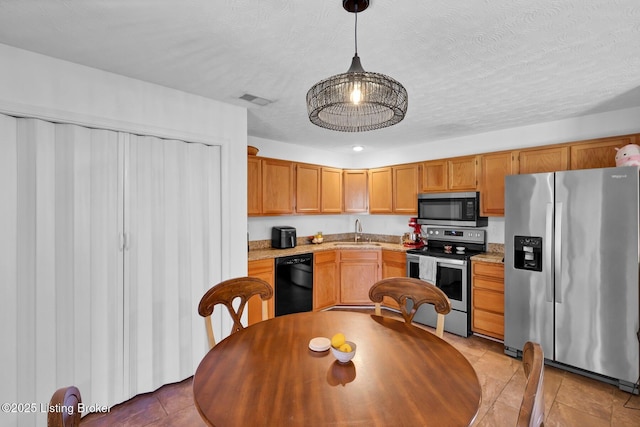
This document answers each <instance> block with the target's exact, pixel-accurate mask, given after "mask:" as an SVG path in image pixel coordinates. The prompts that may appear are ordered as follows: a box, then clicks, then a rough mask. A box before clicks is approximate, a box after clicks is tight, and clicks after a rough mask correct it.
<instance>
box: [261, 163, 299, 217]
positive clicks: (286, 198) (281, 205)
mask: <svg viewBox="0 0 640 427" xmlns="http://www.w3.org/2000/svg"><path fill="white" fill-rule="evenodd" d="M293 185H294V181H293V163H291V162H287V161H284V160H275V159H262V213H263V214H291V213H293Z"/></svg>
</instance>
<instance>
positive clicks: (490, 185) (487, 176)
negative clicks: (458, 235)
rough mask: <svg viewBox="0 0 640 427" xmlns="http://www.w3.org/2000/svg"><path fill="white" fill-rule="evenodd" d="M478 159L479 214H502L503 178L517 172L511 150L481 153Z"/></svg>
mask: <svg viewBox="0 0 640 427" xmlns="http://www.w3.org/2000/svg"><path fill="white" fill-rule="evenodd" d="M478 157H479V159H480V181H479V186H478V187H479V190H480V215H482V216H504V178H505V177H506V176H507V175H512V174H514V173H517V172H518V171H517V170H516V167H515V166H516V161H515V159H514V155H513V153H512V152H511V151H504V152H500V153H491V154H483V155H481V156H478Z"/></svg>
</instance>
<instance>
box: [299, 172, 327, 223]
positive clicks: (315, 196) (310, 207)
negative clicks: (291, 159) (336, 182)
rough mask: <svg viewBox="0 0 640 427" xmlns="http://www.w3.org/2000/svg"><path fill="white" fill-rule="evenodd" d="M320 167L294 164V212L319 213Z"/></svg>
mask: <svg viewBox="0 0 640 427" xmlns="http://www.w3.org/2000/svg"><path fill="white" fill-rule="evenodd" d="M321 169H322V168H321V167H320V166H316V165H308V164H303V163H298V164H296V212H297V213H319V212H320V195H321V193H320V191H321V190H320V187H321V182H322V178H321Z"/></svg>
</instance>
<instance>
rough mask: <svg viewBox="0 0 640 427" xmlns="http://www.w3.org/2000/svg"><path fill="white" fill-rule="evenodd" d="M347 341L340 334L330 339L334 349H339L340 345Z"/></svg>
mask: <svg viewBox="0 0 640 427" xmlns="http://www.w3.org/2000/svg"><path fill="white" fill-rule="evenodd" d="M346 340H347V339H346V338H345V337H344V334H343V333H342V332H338V333H337V334H335V335H334V336H333V337H331V345H332V346H333V347H334V348H338V349H339V348H340V346H341V345H342V344H344V343H345V341H346Z"/></svg>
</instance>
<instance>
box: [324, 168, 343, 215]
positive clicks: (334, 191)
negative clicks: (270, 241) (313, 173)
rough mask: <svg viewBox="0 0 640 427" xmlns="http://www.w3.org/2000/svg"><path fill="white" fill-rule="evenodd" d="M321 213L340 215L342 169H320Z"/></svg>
mask: <svg viewBox="0 0 640 427" xmlns="http://www.w3.org/2000/svg"><path fill="white" fill-rule="evenodd" d="M321 188H322V195H321V198H320V201H321V209H320V210H321V211H322V212H323V213H342V169H335V168H322V180H321Z"/></svg>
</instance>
